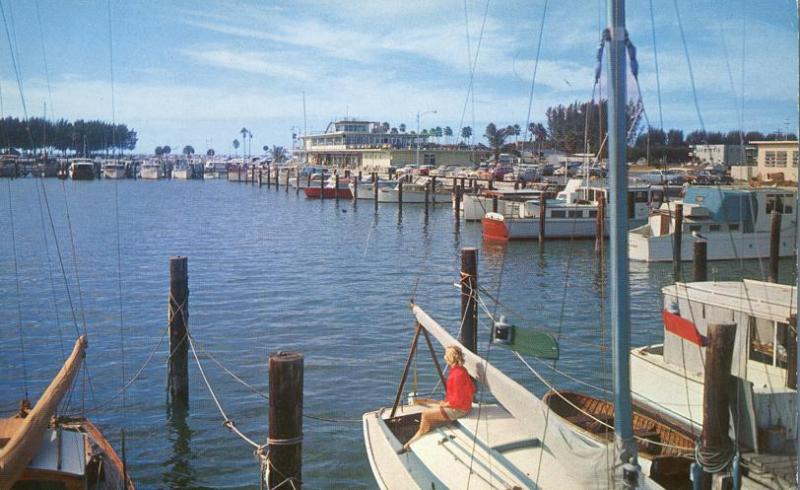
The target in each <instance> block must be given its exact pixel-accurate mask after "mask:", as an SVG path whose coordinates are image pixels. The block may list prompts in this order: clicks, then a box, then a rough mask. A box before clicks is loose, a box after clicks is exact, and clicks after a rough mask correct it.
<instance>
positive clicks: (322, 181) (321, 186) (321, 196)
mask: <svg viewBox="0 0 800 490" xmlns="http://www.w3.org/2000/svg"><path fill="white" fill-rule="evenodd" d="M319 199H320V201H321V200H323V199H325V175H324V174H323V175H321V176H320V179H319Z"/></svg>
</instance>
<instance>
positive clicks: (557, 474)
mask: <svg viewBox="0 0 800 490" xmlns="http://www.w3.org/2000/svg"><path fill="white" fill-rule="evenodd" d="M608 15H609V24H610V25H609V29H608V30H607V36H608V38H607V41H608V43H609V45H610V48H609V51H610V57H609V71H608V78H609V83H608V87H609V104H608V106H609V114H608V122H609V125H608V127H609V167H610V170H611V178H610V195H611V199H610V201H609V214H610V217H611V227H610V233H609V234H610V239H611V240H610V241H611V260H610V264H609V267H610V272H611V274H610V282H611V295H610V300H611V326H612V331H613V380H614V400H613V405H612V406H613V427H614V431H613V442H611V441H609V440H601V439H599V438H597V437H594V436H593V435H592V434H588V433H587V432H586V431H584V430H577V429H576V428H575V427H574V426H573V425H572V424H570V423H569V422H568V421H566V420H565V419H563V418H561V417H559V416H557V415H553V414H552V413H551V412H550V410H549V407H548V405H547V404H546V403H545V402H543V401H542V400H540V399H539V398H537V397H536V396H535V395H533V394H532V393H530V392H529V391H528V390H526V389H525V388H524V387H523V386H521V385H520V384H519V383H517V382H516V381H514V380H512V379H511V378H509V377H508V376H506V375H505V374H504V373H502V372H501V371H500V370H499V369H497V368H496V367H494V366H493V365H492V364H490V363H489V362H488V360H486V359H483V358H481V357H480V356H478V355H477V354H475V353H472V352H469V351H467V350H466V349H463V350H464V351H465V352H464V354H465V362H464V367H465V368H466V369H467V371H468V372H469V374H470V375H471V376H473V378H474V379H476V380H477V382H478V383H479V384H480V385H481V387H482V389H483V390H485V391H488V392H489V393H490V394H491V396H492V397H493V398H494V399H495V400H496V401H497V403H496V404H480V405H478V406H474V407H473V410H472V411H471V412H470V413H469V414H468V415H467V416H466V417H464V418H461V419H458V420H456V421H453V422H451V423H450V424H448V425H445V426H442V427H438V428H436V429H434V430H432V431H431V432H430V433H428V434H425V435H424V436H422V437H421V438H419V439H417V440H416V441H415V442H413V443H412V444H411V445H410V451H407V452H402V451H401V454H398V450H400V448H401V446H402V445H403V444H404V443H405V442H406V441H408V440H410V438H411V436H412V434H413V433H414V431H415V430H416V427H417V423H418V421H419V414H420V412H421V411H422V407H420V406H418V405H405V406H402V405H399V404H398V403H397V402H398V401H399V399H400V396H399V395H400V392H398V397H397V400H396V402H395V404H394V406H392V407H391V409H389V408H384V409H380V410H377V411H373V412H369V413H366V414H364V416H363V419H362V420H363V429H364V440H365V445H366V448H367V455H368V458H369V461H370V466H371V468H372V471H373V474H374V475H375V479H376V481H377V483H378V486H379V487H381V488H441V487H446V488H467V487H469V488H559V489H561V488H607V487H612V488H616V487H618V486H622V487H624V488H643V487H647V488H654V487H655V488H657V487H658V486H659V485H658V484H657V483H655V482H654V481H653V479H652V478H657V477H658V475H656V474H654V472H655V471H657V470H658V465H651V460H648V459H646V458H645V459H642V460H641V467H640V466H639V465H640V461H639V459H638V457H637V443H636V440H635V438H634V431H633V413H632V412H633V410H632V402H631V392H630V379H629V369H630V366H629V355H630V352H629V351H630V347H629V346H630V300H629V278H628V255H627V253H628V244H627V202H626V199H623V198H620V196H626V195H627V164H626V159H625V134H626V131H625V125H626V118H625V92H626V90H625V74H626V69H625V65H626V63H625V48H626V42H627V32H626V30H625V8H624V0H612V1H611V2H610V3H609V10H608ZM411 309H412V312H413V315H414V319H415V321H416V322H417V325H418V327H417V331H416V333H415V343H414V344H413V345H416V339H417V338H418V337H419V335H420V332H422V333H423V334H424V335H425V338H426V340H428V341H429V339H428V334H430V335H431V336H433V337H434V338H435V339H436V340H437V341H439V343H440V344H442V345H443V346H448V345H460V344H459V342H458V341H456V339H455V338H453V337H452V336H451V335H450V334H449V333H448V332H447V331H446V330H445V329H444V328H443V327H442V326H441V325H439V324H438V323H437V322H436V321H435V320H433V319H432V318H431V317H430V316H429V315H428V314H427V313H425V311H424V310H423V309H422V308H420V307H419V306H417V305H414V304H412V307H411ZM495 327H496V326H495ZM431 350H432V347H431ZM409 359H410V357H409ZM401 389H402V385H401ZM611 454H613V455H614V457H613V458H612V457H610V455H611ZM611 460H614V461H613V463H610V461H611ZM640 473H642V474H643V475H649V476H650V478H648V477H647V476H643V475H640Z"/></svg>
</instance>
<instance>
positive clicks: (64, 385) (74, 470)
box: [0, 337, 134, 490]
mask: <svg viewBox="0 0 800 490" xmlns="http://www.w3.org/2000/svg"><path fill="white" fill-rule="evenodd" d="M85 348H86V338H85V337H80V338H79V339H78V340H77V341H76V342H75V346H74V347H73V350H72V353H71V355H70V356H69V358H67V360H66V361H65V362H64V365H63V366H62V368H61V370H60V371H59V372H58V374H56V376H55V377H54V378H53V381H52V382H51V383H50V385H49V386H48V387H47V388H46V389H45V391H44V392H43V393H42V395H41V397H40V398H39V400H38V401H37V402H36V405H35V406H34V407H32V408H31V407H30V406H29V404H28V403H27V402H26V401H24V402H23V403H22V404H21V408H20V411H19V413H17V414H16V415H14V416H12V417H8V418H5V419H0V488H65V489H76V490H77V489H85V490H103V489H112V488H114V489H125V490H133V488H134V486H133V482H132V481H131V479H130V478H129V477H128V475H127V474H126V471H125V468H124V465H123V463H122V460H121V459H120V457H119V456H118V455H117V453H116V452H115V451H114V448H113V447H112V446H111V444H110V443H109V442H108V441H107V440H106V438H105V437H104V436H103V434H102V433H101V432H100V430H99V429H98V428H97V427H96V426H95V425H94V424H93V423H92V422H90V421H89V420H88V419H86V418H84V417H76V418H59V417H54V415H55V414H56V411H57V409H58V406H59V404H60V402H61V400H62V399H63V398H64V396H65V395H66V394H67V393H68V392H69V391H70V389H71V387H72V384H73V382H74V380H75V378H76V376H77V375H78V373H79V371H80V365H81V362H82V359H83V356H84V355H85Z"/></svg>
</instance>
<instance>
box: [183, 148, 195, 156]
mask: <svg viewBox="0 0 800 490" xmlns="http://www.w3.org/2000/svg"><path fill="white" fill-rule="evenodd" d="M183 154H184V155H186V156H187V157H188V156H189V155H194V147H193V146H192V145H186V146H184V147H183Z"/></svg>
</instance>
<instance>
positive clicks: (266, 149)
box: [261, 145, 269, 155]
mask: <svg viewBox="0 0 800 490" xmlns="http://www.w3.org/2000/svg"><path fill="white" fill-rule="evenodd" d="M261 149H262V150H264V154H265V155H266V154H267V153H269V145H264V146H262V147H261Z"/></svg>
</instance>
